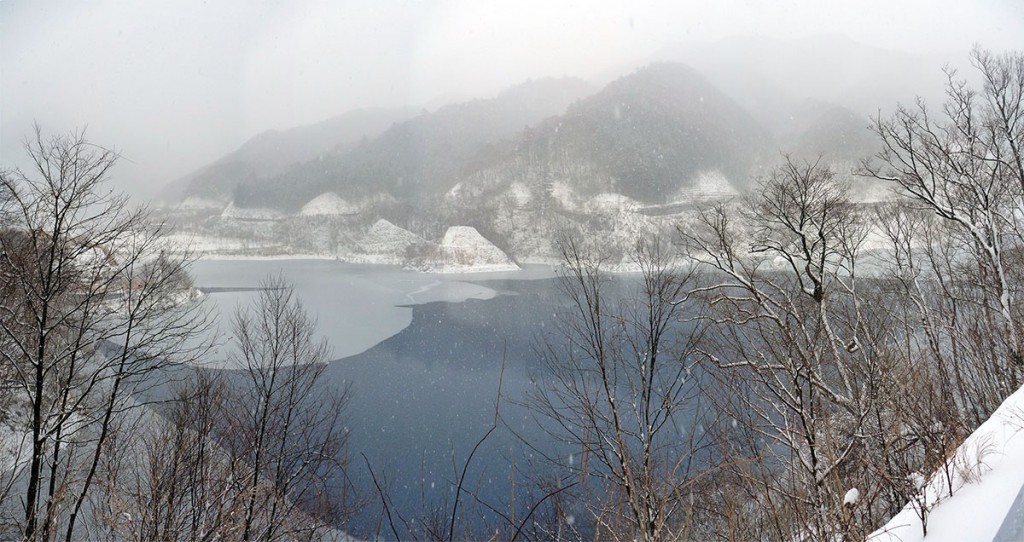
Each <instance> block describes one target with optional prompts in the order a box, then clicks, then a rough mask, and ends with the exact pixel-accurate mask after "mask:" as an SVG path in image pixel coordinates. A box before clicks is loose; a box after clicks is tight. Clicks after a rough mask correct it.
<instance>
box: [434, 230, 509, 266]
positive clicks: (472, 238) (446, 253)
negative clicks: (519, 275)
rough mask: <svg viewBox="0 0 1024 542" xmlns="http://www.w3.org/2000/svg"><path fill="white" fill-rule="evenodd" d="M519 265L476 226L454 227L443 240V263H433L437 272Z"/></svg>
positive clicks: (446, 233)
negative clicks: (477, 229) (481, 233)
mask: <svg viewBox="0 0 1024 542" xmlns="http://www.w3.org/2000/svg"><path fill="white" fill-rule="evenodd" d="M516 269H519V266H518V265H516V264H515V262H513V261H512V260H511V259H510V258H509V257H508V255H507V254H505V253H504V252H502V251H501V249H500V248H498V247H496V246H494V243H492V242H490V241H488V240H487V239H486V238H485V237H484V236H483V235H480V232H478V231H476V228H471V227H469V226H452V227H450V228H448V231H446V232H445V234H444V239H443V240H442V241H441V262H440V265H432V266H430V268H429V271H432V272H435V273H462V272H467V271H470V272H479V271H513V270H516Z"/></svg>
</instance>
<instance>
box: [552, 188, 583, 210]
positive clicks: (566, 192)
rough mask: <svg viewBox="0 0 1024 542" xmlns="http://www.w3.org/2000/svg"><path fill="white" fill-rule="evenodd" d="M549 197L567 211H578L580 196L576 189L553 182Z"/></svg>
mask: <svg viewBox="0 0 1024 542" xmlns="http://www.w3.org/2000/svg"><path fill="white" fill-rule="evenodd" d="M551 197H552V198H554V199H555V201H557V202H558V204H559V205H561V206H562V208H563V209H565V210H567V211H579V210H580V207H581V206H580V197H579V195H578V194H576V191H575V190H573V189H572V187H571V186H569V185H567V184H565V183H560V182H554V183H551Z"/></svg>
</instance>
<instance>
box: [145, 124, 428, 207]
mask: <svg viewBox="0 0 1024 542" xmlns="http://www.w3.org/2000/svg"><path fill="white" fill-rule="evenodd" d="M413 114H414V110H413V109H411V108H390V109H388V108H373V109H356V110H353V111H349V112H347V113H343V114H341V115H338V116H336V117H332V118H330V119H327V120H325V121H322V122H318V123H315V124H310V125H307V126H298V127H295V128H289V129H287V130H271V131H267V132H262V133H260V134H257V135H256V136H254V137H253V138H251V139H249V140H248V141H246V142H245V143H244V144H242V146H241V147H239V148H238V149H237V150H235V151H233V152H231V153H228V154H227V155H225V156H224V157H222V158H220V159H218V160H217V161H215V162H213V163H212V164H209V165H207V166H204V167H202V168H200V169H199V170H197V171H195V172H193V173H191V174H189V175H186V176H185V177H182V178H180V179H178V180H176V181H174V182H172V183H171V184H170V185H168V186H167V187H166V188H165V189H164V190H163V191H162V193H161V199H164V200H168V201H175V200H181V199H184V198H186V197H189V196H192V197H199V198H213V199H221V198H223V197H225V196H230V194H231V193H232V192H233V191H234V189H235V187H236V186H237V185H238V184H240V183H243V182H251V181H252V180H254V179H262V178H268V177H272V176H274V175H278V174H280V173H281V172H283V171H285V170H286V169H287V168H288V167H289V166H291V165H294V164H299V163H303V162H307V161H309V160H312V159H314V158H316V157H318V156H319V155H321V154H323V153H326V152H331V151H337V150H339V149H347V148H351V147H352V146H353V145H355V144H357V143H359V142H360V141H361V140H363V139H371V138H374V137H377V136H378V135H379V134H380V133H381V132H383V131H384V130H386V129H387V128H388V127H390V126H392V125H394V124H395V123H396V122H401V121H404V120H405V119H408V118H410V117H412V116H413Z"/></svg>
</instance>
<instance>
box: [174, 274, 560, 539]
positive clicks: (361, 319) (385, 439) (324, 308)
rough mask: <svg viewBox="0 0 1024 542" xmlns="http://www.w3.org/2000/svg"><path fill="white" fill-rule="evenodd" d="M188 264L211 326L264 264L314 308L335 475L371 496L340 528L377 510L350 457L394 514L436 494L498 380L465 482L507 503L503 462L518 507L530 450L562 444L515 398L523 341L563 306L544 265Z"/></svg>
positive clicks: (524, 368) (428, 503)
mask: <svg viewBox="0 0 1024 542" xmlns="http://www.w3.org/2000/svg"><path fill="white" fill-rule="evenodd" d="M193 273H194V275H195V279H196V285H197V286H198V287H199V288H201V289H202V290H204V291H206V292H208V293H207V299H208V300H209V302H210V303H211V304H212V306H213V307H214V309H215V311H216V312H218V313H220V315H221V317H222V318H221V320H222V323H221V327H222V331H226V330H227V328H228V325H227V319H226V318H223V317H225V316H229V315H230V314H231V313H232V312H233V311H234V310H235V308H236V307H237V306H239V305H244V304H246V303H248V302H250V301H251V299H252V298H253V296H254V295H255V294H256V291H255V288H256V287H257V286H258V285H259V282H260V280H262V279H263V278H265V277H267V276H268V275H270V274H281V275H283V276H284V277H286V278H287V279H288V280H289V281H290V282H291V283H292V284H293V285H294V287H295V290H296V292H297V294H298V295H299V297H300V299H301V300H302V301H303V303H304V305H305V307H306V309H307V310H308V311H309V312H310V313H311V314H313V315H315V316H316V317H317V318H318V322H319V325H318V331H319V333H320V334H321V336H324V337H326V338H327V339H328V340H329V341H330V343H331V346H332V348H333V351H334V353H335V356H334V358H335V361H333V362H332V363H331V365H330V368H329V369H328V371H327V376H328V378H329V381H330V382H332V383H333V384H334V385H338V386H343V385H351V391H352V395H351V401H350V403H349V407H348V411H347V412H346V419H347V426H348V429H349V431H350V440H349V447H350V449H349V453H350V458H351V463H350V469H349V470H350V473H349V474H350V476H351V477H352V478H353V480H354V482H355V483H356V486H357V488H358V489H359V491H360V492H363V494H364V496H365V497H372V498H371V499H370V502H369V505H368V506H367V508H366V509H365V510H364V512H363V513H362V514H359V515H358V516H357V517H356V519H355V520H354V521H353V523H352V524H350V525H349V526H348V528H349V529H350V530H352V531H353V532H354V533H356V534H360V535H367V534H369V533H372V532H374V531H375V530H376V528H377V522H378V520H379V519H380V517H381V512H382V511H381V507H380V505H379V498H377V495H376V491H375V489H373V487H374V486H373V485H372V481H371V479H370V476H369V474H370V473H369V469H367V468H366V465H365V463H364V461H363V459H362V457H361V456H362V454H365V455H366V457H367V459H368V460H369V462H370V465H371V466H372V468H373V469H374V471H375V473H376V474H377V476H378V477H379V478H382V479H386V480H387V484H388V493H389V496H390V498H391V500H392V502H393V505H394V506H395V508H396V509H397V510H396V512H397V513H399V514H401V515H402V516H403V517H405V518H410V517H417V516H420V515H422V511H423V510H424V509H426V510H428V511H429V510H430V508H431V507H434V506H438V507H446V506H448V505H450V503H451V502H452V500H453V497H454V487H455V486H454V483H453V481H454V480H456V479H457V475H456V474H455V470H456V467H458V468H459V469H461V467H462V465H463V463H464V461H465V459H466V457H467V455H468V454H469V452H470V450H471V449H472V447H473V445H474V444H475V443H476V442H477V440H479V439H480V437H482V436H483V435H484V434H485V433H486V431H487V430H488V429H489V428H490V427H491V425H492V423H493V418H494V412H495V400H496V398H497V392H498V385H499V380H501V386H502V388H501V389H502V400H501V403H500V406H499V412H500V415H501V418H502V421H503V423H502V424H501V427H499V429H498V430H497V431H495V432H494V433H493V434H492V435H491V436H490V437H489V438H488V440H487V441H486V442H485V443H484V445H483V446H481V448H480V449H479V451H478V452H477V455H476V456H474V459H473V463H472V464H471V466H470V470H469V473H470V475H469V476H468V477H467V480H466V487H469V488H471V489H472V491H473V492H474V494H475V495H476V497H477V498H479V499H481V500H482V501H485V502H486V503H488V504H489V505H490V506H493V507H495V508H496V509H498V510H502V511H507V510H509V508H510V503H511V501H512V497H511V495H512V489H513V484H512V479H513V464H514V465H515V470H516V473H517V474H516V485H517V489H516V491H517V495H518V496H517V497H516V499H515V500H516V501H517V506H519V507H523V506H525V505H526V504H527V503H526V500H527V499H526V497H527V496H528V495H529V494H530V493H531V491H529V490H530V489H532V488H530V483H531V481H530V476H532V475H537V474H538V473H542V472H544V471H545V469H546V468H547V466H546V463H545V462H544V461H542V459H541V457H540V455H539V454H538V452H539V453H540V454H558V453H568V452H567V451H561V452H560V451H559V450H558V446H556V445H555V444H554V443H553V442H552V441H551V439H550V438H548V437H547V435H545V434H543V432H542V431H541V430H540V429H539V426H538V424H537V423H536V422H535V420H534V419H533V417H532V415H531V413H530V411H529V410H528V409H527V408H525V407H524V406H523V405H522V404H521V403H522V402H523V400H524V392H525V391H526V390H527V389H528V387H529V386H530V377H531V375H535V374H537V368H538V356H537V350H536V348H537V346H538V345H539V344H541V343H540V341H542V340H543V338H544V336H545V335H546V334H548V333H549V332H551V331H553V330H554V326H553V324H554V322H555V318H556V314H557V313H558V312H559V307H560V306H561V305H563V304H564V300H563V299H562V297H561V294H560V292H559V290H558V287H557V283H556V282H557V281H556V279H555V278H554V276H555V275H554V272H553V270H552V268H550V267H547V266H539V267H530V268H527V269H525V270H524V271H521V272H512V273H488V274H481V275H432V274H424V273H418V272H413V271H404V270H401V269H397V268H395V267H386V266H367V265H353V264H343V263H338V262H333V261H327V260H270V261H250V260H237V261H230V260H229V261H200V262H198V263H197V264H196V265H195V266H194V268H193ZM225 351H226V349H225V348H222V349H221V350H219V351H217V352H215V353H214V355H213V358H214V359H213V360H212V365H214V366H218V365H223V364H222V361H221V360H222V359H223V356H224V353H225ZM503 358H504V365H505V370H504V376H503V378H499V377H500V375H501V374H502V360H503ZM517 435H518V436H517ZM520 437H522V439H523V440H525V441H527V442H529V443H530V445H526V444H524V442H523V440H521V439H520ZM533 446H536V447H537V449H534V448H533ZM367 492H369V493H367ZM464 497H465V495H464ZM463 505H464V506H466V507H468V509H470V510H474V511H475V512H478V513H480V514H481V515H483V516H484V518H485V519H484V520H482V521H480V522H479V523H480V524H481V525H482V524H483V523H485V522H486V521H488V520H489V519H494V516H493V514H491V513H490V512H487V511H486V508H485V507H483V506H482V505H479V504H476V503H475V502H474V501H473V499H472V498H468V497H467V498H465V500H464V503H463ZM385 531H387V528H386V527H385Z"/></svg>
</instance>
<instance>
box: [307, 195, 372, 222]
mask: <svg viewBox="0 0 1024 542" xmlns="http://www.w3.org/2000/svg"><path fill="white" fill-rule="evenodd" d="M359 211H360V209H359V206H358V205H354V204H352V203H349V202H348V201H345V200H344V199H342V198H341V196H339V195H337V194H335V193H334V192H324V193H323V194H320V195H319V196H317V197H315V198H313V199H311V200H309V203H307V204H305V205H303V206H302V210H300V211H299V215H301V216H344V215H355V214H359Z"/></svg>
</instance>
